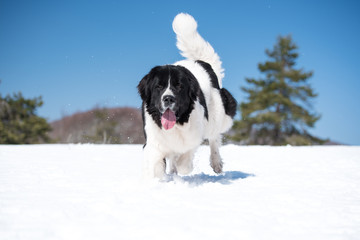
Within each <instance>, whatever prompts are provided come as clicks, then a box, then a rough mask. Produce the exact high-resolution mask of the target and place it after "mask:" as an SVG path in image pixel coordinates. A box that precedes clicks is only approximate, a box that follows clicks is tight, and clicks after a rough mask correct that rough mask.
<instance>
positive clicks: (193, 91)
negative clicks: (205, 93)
mask: <svg viewBox="0 0 360 240" xmlns="http://www.w3.org/2000/svg"><path fill="white" fill-rule="evenodd" d="M185 73H186V78H187V80H188V81H189V86H190V89H189V97H190V99H191V100H193V101H196V100H197V97H198V96H199V91H201V89H200V86H199V83H198V81H197V80H196V78H195V76H194V75H193V74H192V73H191V72H190V71H188V70H187V69H186V72H185Z"/></svg>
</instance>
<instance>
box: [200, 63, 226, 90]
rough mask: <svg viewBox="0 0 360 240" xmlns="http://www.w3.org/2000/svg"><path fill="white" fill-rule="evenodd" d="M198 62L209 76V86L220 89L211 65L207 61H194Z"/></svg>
mask: <svg viewBox="0 0 360 240" xmlns="http://www.w3.org/2000/svg"><path fill="white" fill-rule="evenodd" d="M196 62H197V63H198V64H200V65H201V66H202V67H203V68H204V69H205V71H206V72H207V74H209V76H210V81H211V86H212V87H213V88H216V89H219V90H220V86H219V80H218V78H217V76H216V74H215V72H214V70H213V69H212V67H211V65H210V64H208V63H207V62H204V61H201V60H197V61H196Z"/></svg>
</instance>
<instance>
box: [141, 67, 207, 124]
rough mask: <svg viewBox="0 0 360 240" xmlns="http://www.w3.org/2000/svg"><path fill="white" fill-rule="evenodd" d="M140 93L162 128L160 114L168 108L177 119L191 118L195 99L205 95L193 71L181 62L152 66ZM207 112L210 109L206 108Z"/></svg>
mask: <svg viewBox="0 0 360 240" xmlns="http://www.w3.org/2000/svg"><path fill="white" fill-rule="evenodd" d="M138 91H139V94H140V96H141V98H142V100H143V107H144V106H146V109H147V111H148V113H149V114H150V115H151V116H152V118H153V120H154V121H155V122H156V124H157V125H158V126H159V127H160V128H161V127H162V125H161V116H162V115H163V114H164V112H165V111H167V110H168V109H169V110H171V111H172V112H173V113H174V114H175V116H176V123H178V124H184V123H185V122H187V121H188V119H189V116H190V113H191V111H192V110H193V109H194V102H195V101H196V100H197V99H199V100H200V102H202V103H201V104H204V106H205V107H206V104H205V99H204V96H203V93H202V91H201V89H200V86H199V84H198V82H197V80H196V78H195V77H194V75H193V74H192V73H191V72H190V71H189V70H187V69H186V68H184V67H182V66H174V65H165V66H158V67H155V68H153V69H152V70H151V71H150V72H149V73H148V74H147V75H146V76H145V77H144V78H143V79H142V80H141V81H140V83H139V85H138ZM206 112H207V111H206Z"/></svg>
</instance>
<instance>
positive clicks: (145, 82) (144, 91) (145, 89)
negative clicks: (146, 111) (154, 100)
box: [137, 73, 150, 101]
mask: <svg viewBox="0 0 360 240" xmlns="http://www.w3.org/2000/svg"><path fill="white" fill-rule="evenodd" d="M149 79H150V73H148V74H146V75H145V77H143V79H141V81H140V83H139V85H138V86H137V89H138V92H139V94H140V97H141V99H142V100H143V101H146V99H148V98H149V95H150V89H149V88H150V83H149Z"/></svg>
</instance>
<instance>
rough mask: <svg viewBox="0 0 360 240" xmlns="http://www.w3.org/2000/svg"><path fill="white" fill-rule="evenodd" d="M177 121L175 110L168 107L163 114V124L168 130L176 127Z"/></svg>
mask: <svg viewBox="0 0 360 240" xmlns="http://www.w3.org/2000/svg"><path fill="white" fill-rule="evenodd" d="M175 123H176V116H175V113H174V112H173V111H171V110H170V109H169V108H168V109H166V111H165V112H164V113H163V115H162V116H161V124H162V125H163V127H164V128H165V129H166V130H169V129H171V128H173V127H174V125H175Z"/></svg>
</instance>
